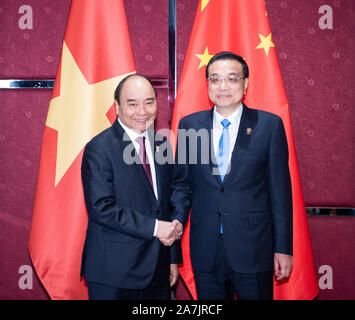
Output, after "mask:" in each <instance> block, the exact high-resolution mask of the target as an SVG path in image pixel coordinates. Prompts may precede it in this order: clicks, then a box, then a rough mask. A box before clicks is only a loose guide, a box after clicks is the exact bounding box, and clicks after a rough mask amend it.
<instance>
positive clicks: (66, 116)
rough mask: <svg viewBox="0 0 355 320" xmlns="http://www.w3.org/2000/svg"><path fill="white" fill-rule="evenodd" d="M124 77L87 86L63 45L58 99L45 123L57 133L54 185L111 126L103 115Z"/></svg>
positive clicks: (53, 101)
mask: <svg viewBox="0 0 355 320" xmlns="http://www.w3.org/2000/svg"><path fill="white" fill-rule="evenodd" d="M125 76H126V75H122V76H118V77H114V78H111V79H107V80H104V81H101V82H97V83H94V84H91V85H90V84H89V83H88V82H87V80H86V78H85V77H84V75H83V74H82V73H81V71H80V69H79V67H78V65H77V64H76V62H75V60H74V58H73V56H72V55H71V53H70V51H69V49H68V47H67V46H66V44H65V42H64V44H63V51H62V69H61V79H60V96H58V97H55V98H53V99H52V100H51V102H50V105H49V110H48V115H47V121H46V125H47V126H48V127H50V128H52V129H54V130H56V131H58V142H57V161H56V176H55V185H57V184H58V182H59V181H60V180H61V178H62V177H63V176H64V174H65V172H66V171H67V170H68V169H69V167H70V166H71V164H72V163H73V161H74V160H75V158H76V157H77V156H78V154H79V153H80V151H81V150H82V149H83V147H84V146H85V144H86V143H87V142H88V141H90V140H91V138H93V137H94V136H96V135H97V134H98V133H100V132H101V131H103V130H104V129H106V128H108V127H109V126H110V125H111V123H110V122H109V120H108V118H107V117H106V113H107V111H108V110H109V109H110V108H111V106H112V105H113V103H114V98H113V92H114V90H115V88H116V86H117V84H118V83H119V82H120V81H121V79H122V78H123V77H125Z"/></svg>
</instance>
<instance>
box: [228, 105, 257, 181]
mask: <svg viewBox="0 0 355 320" xmlns="http://www.w3.org/2000/svg"><path fill="white" fill-rule="evenodd" d="M257 121H258V113H257V110H254V109H249V108H248V107H247V106H246V105H244V106H243V113H242V117H241V119H240V124H239V130H238V135H237V140H236V142H235V144H234V148H233V153H232V157H231V161H230V163H229V169H230V170H229V174H227V175H226V177H225V179H224V181H223V184H224V183H226V182H227V181H228V180H229V178H230V177H231V176H235V174H236V172H237V170H238V164H239V162H240V161H241V160H242V158H243V155H244V153H245V151H246V150H247V149H248V146H249V143H250V141H251V139H252V137H253V135H254V128H255V126H256V123H257Z"/></svg>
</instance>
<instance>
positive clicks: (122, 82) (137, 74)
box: [114, 73, 157, 104]
mask: <svg viewBox="0 0 355 320" xmlns="http://www.w3.org/2000/svg"><path fill="white" fill-rule="evenodd" d="M132 77H141V78H144V79H146V80H147V81H148V82H149V83H150V85H151V86H152V88H153V90H154V94H155V98H156V97H157V90H156V89H155V87H154V85H153V82H152V80H150V79H149V78H148V77H147V76H145V75H143V74H139V73H133V74H130V75H128V76H127V77H125V78H123V79H122V80H121V81H120V82H119V84H118V86H117V88H116V90H115V93H114V98H115V100H116V101H117V103H118V104H120V96H121V91H122V88H123V85H124V84H125V82H126V81H127V80H128V79H129V78H132Z"/></svg>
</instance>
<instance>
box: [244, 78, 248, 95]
mask: <svg viewBox="0 0 355 320" xmlns="http://www.w3.org/2000/svg"><path fill="white" fill-rule="evenodd" d="M248 84H249V78H246V79H245V80H244V94H245V93H246V92H247V88H248Z"/></svg>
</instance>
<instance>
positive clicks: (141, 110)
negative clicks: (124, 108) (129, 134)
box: [137, 103, 147, 115]
mask: <svg viewBox="0 0 355 320" xmlns="http://www.w3.org/2000/svg"><path fill="white" fill-rule="evenodd" d="M137 113H138V114H140V115H145V114H146V113H147V111H146V109H145V105H144V103H141V104H139V106H138V110H137Z"/></svg>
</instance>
